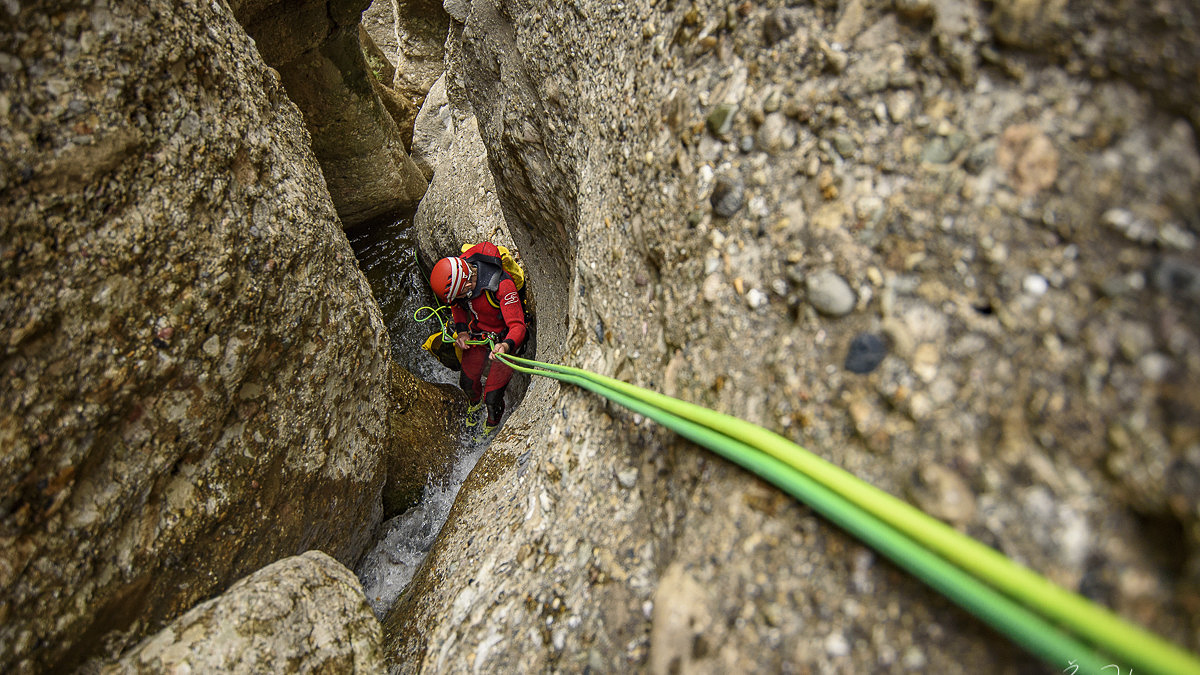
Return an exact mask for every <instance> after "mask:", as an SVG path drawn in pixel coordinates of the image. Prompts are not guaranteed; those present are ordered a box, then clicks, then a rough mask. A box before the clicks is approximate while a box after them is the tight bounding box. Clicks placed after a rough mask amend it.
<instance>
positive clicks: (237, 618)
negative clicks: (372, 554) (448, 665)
mask: <svg viewBox="0 0 1200 675" xmlns="http://www.w3.org/2000/svg"><path fill="white" fill-rule="evenodd" d="M104 672H105V673H108V674H109V675H116V674H118V673H164V672H169V673H174V672H201V673H205V672H208V673H217V672H221V673H260V672H270V673H308V672H329V673H334V672H336V673H380V672H383V658H382V652H381V650H380V628H379V622H378V621H376V620H375V615H374V614H372V613H371V608H370V607H369V606H367V602H366V598H364V597H363V593H362V587H361V586H360V585H359V583H358V579H356V578H355V577H354V575H353V574H351V573H350V570H348V569H346V568H345V567H343V566H342V565H340V564H339V563H338V562H337V561H336V560H334V559H333V558H330V557H329V556H327V555H325V554H324V553H321V552H320V551H309V552H308V553H305V554H303V555H299V556H294V557H291V558H285V559H283V560H280V561H279V562H276V563H272V564H271V565H268V566H267V567H264V568H263V569H261V570H259V571H257V572H255V573H254V574H251V575H250V576H248V577H246V578H244V579H242V580H241V581H238V582H237V583H235V584H234V585H233V586H230V587H229V590H227V591H225V592H224V593H222V594H221V595H219V596H217V597H216V598H213V599H212V600H209V601H207V602H204V603H201V604H200V605H197V606H196V607H194V608H192V609H191V610H189V611H188V612H187V613H186V614H184V615H183V616H181V617H179V618H178V619H175V620H174V621H172V622H171V623H170V624H168V625H167V626H166V627H165V628H163V629H162V630H161V631H159V632H158V633H157V634H155V635H152V636H150V637H148V638H146V639H145V640H143V641H142V642H141V643H140V644H138V645H137V646H136V647H134V648H133V649H131V650H129V651H128V652H126V653H125V654H123V655H122V656H121V659H120V661H119V662H117V663H116V664H113V665H112V666H110V667H108V668H106V669H105V670H104Z"/></svg>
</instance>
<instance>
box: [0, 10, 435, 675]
mask: <svg viewBox="0 0 1200 675" xmlns="http://www.w3.org/2000/svg"><path fill="white" fill-rule="evenodd" d="M0 24H2V25H3V26H4V29H3V30H0V117H2V123H0V369H2V370H0V372H2V373H3V381H4V386H3V387H0V669H2V670H4V671H5V672H17V673H20V672H41V671H48V670H66V669H71V668H74V667H75V666H78V665H79V664H80V663H82V662H83V661H84V660H86V659H87V658H88V657H90V656H93V655H97V656H104V655H111V654H114V653H116V651H118V650H119V649H121V648H122V647H123V646H125V645H127V644H129V643H130V642H131V641H133V640H136V639H138V638H140V637H141V636H142V635H144V634H146V633H147V632H149V631H152V630H156V629H157V628H159V627H160V626H162V625H163V624H164V623H165V622H166V621H167V620H169V619H171V618H172V617H175V616H178V615H179V614H180V613H181V612H183V611H184V610H186V609H187V608H189V607H191V606H192V605H194V604H195V603H196V602H198V601H200V600H202V599H205V598H208V597H211V596H212V595H214V594H215V593H218V592H220V591H221V590H223V589H224V588H226V587H227V586H228V585H229V584H230V583H232V582H233V581H234V580H236V579H238V578H240V577H243V576H245V575H246V574H248V573H250V572H251V571H253V570H255V569H258V568H259V567H261V566H263V565H265V564H267V563H270V562H272V561H274V560H277V559H279V558H281V557H284V556H289V555H294V554H296V553H298V552H300V551H306V550H309V549H320V550H322V551H325V552H326V553H328V554H329V555H331V556H333V557H334V558H336V559H337V560H339V561H341V562H342V563H343V564H347V565H353V564H354V562H355V561H356V559H357V558H358V557H359V556H360V554H361V553H362V551H363V550H364V549H365V547H366V546H367V545H368V543H369V542H370V537H371V535H372V529H373V527H374V525H376V524H377V523H379V522H380V519H381V517H382V516H383V515H384V510H383V508H382V506H381V492H383V491H384V489H385V487H386V488H387V491H388V493H389V495H390V497H389V502H390V503H392V504H401V503H403V501H404V500H405V499H411V498H412V496H413V495H412V489H413V488H411V486H409V487H404V485H406V484H407V483H405V481H408V478H407V477H406V476H405V475H404V470H405V469H406V468H407V467H408V466H410V464H409V460H410V459H411V456H412V455H415V454H416V453H417V452H422V451H428V452H429V454H430V455H433V459H431V460H430V461H434V460H438V456H437V455H438V452H437V446H436V445H435V444H433V443H430V439H431V438H432V439H440V438H443V437H444V436H445V431H446V427H445V426H438V425H439V424H441V425H445V424H446V423H447V419H448V418H449V413H448V412H447V410H448V409H447V408H445V407H443V408H438V406H439V405H441V406H450V405H451V404H453V402H454V400H455V399H453V398H452V397H448V396H443V395H442V394H443V393H444V392H440V390H433V389H429V388H427V387H425V386H424V385H423V384H422V383H420V382H419V381H417V380H416V379H415V378H413V377H412V376H411V375H409V374H408V373H406V372H404V371H402V370H399V369H394V368H392V366H391V362H390V359H389V346H388V335H387V332H386V330H385V328H384V325H383V322H382V320H381V317H380V315H379V310H378V308H377V306H376V304H375V302H374V300H373V299H372V297H371V293H370V289H369V288H368V287H367V284H366V281H365V280H364V278H363V276H362V274H361V273H360V272H359V270H358V269H357V267H356V265H355V260H354V254H353V252H352V251H351V249H350V247H349V245H348V243H347V241H346V238H345V236H344V234H343V233H342V231H341V225H342V223H341V222H340V221H339V220H338V217H337V214H336V213H335V211H334V207H333V204H332V202H331V200H330V197H329V193H328V191H327V190H326V187H325V182H324V180H323V179H322V175H321V169H320V167H318V165H317V163H316V160H315V159H314V157H313V153H312V151H311V149H310V147H309V141H310V139H309V136H308V134H307V132H306V131H305V125H304V120H303V119H302V117H301V114H300V112H299V111H298V110H297V108H296V106H295V105H294V104H293V103H292V102H291V101H290V100H289V98H288V96H287V95H286V94H285V92H284V88H283V86H282V83H281V81H280V78H279V75H278V74H277V73H276V72H275V71H274V70H273V69H271V68H269V67H267V66H266V65H265V64H264V63H263V62H262V60H261V58H260V56H259V54H258V51H257V50H256V49H255V45H254V43H253V42H252V41H251V40H250V39H249V38H248V37H247V36H246V34H245V32H244V31H243V30H242V28H241V27H240V26H239V25H238V23H237V22H236V20H235V19H234V17H233V15H232V14H231V13H230V12H229V11H228V9H227V8H225V6H224V5H223V4H221V3H215V4H214V3H197V2H188V1H184V2H151V3H124V2H115V3H110V2H99V3H96V2H70V1H63V2H52V3H42V4H40V5H38V6H32V5H30V6H25V7H22V8H18V7H16V6H15V5H12V6H5V7H4V8H0ZM435 409H437V410H438V411H439V412H437V413H435V412H434V411H435ZM414 418H419V419H421V420H423V421H424V423H425V424H426V425H427V426H432V427H433V428H435V431H433V432H431V433H430V435H429V437H422V436H419V435H415V434H412V433H409V434H408V435H404V434H403V432H404V431H405V429H406V428H407V427H409V426H413V425H411V424H410V423H411V421H412V419H414ZM439 420H440V422H439ZM413 428H416V427H415V426H414V427H413ZM421 428H425V427H421ZM398 439H399V440H398ZM385 455H388V456H389V457H391V456H395V460H394V461H390V462H389V464H390V466H388V467H385V466H384V465H383V461H382V458H383V457H384V456H385ZM413 462H414V463H416V461H415V460H413ZM421 466H425V465H424V464H421ZM424 480H425V475H424V474H422V475H420V476H419V477H418V478H417V482H418V483H419V484H423V482H424ZM408 482H409V483H411V482H412V481H408ZM416 489H417V490H418V491H419V487H418V488H416Z"/></svg>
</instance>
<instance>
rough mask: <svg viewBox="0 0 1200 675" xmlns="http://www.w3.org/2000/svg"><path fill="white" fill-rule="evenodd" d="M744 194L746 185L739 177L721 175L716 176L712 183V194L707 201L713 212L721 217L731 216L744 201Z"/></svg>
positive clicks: (739, 208)
mask: <svg viewBox="0 0 1200 675" xmlns="http://www.w3.org/2000/svg"><path fill="white" fill-rule="evenodd" d="M745 195H746V187H745V184H744V183H742V180H741V179H740V178H737V177H735V176H727V175H721V176H717V179H716V181H715V182H714V183H713V191H712V196H710V197H709V200H708V201H709V203H710V204H712V209H713V213H714V214H716V215H718V216H720V217H722V218H732V217H733V215H734V214H735V213H737V212H738V211H739V210H741V208H742V205H743V204H744V203H745V198H746V197H745Z"/></svg>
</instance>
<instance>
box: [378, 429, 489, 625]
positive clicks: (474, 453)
mask: <svg viewBox="0 0 1200 675" xmlns="http://www.w3.org/2000/svg"><path fill="white" fill-rule="evenodd" d="M481 424H482V423H481ZM487 446H488V441H487V440H486V439H485V440H481V441H479V442H477V443H474V444H472V445H470V446H468V447H467V448H466V451H465V452H464V453H463V456H462V457H460V458H459V460H458V462H457V463H456V464H455V465H454V470H453V472H452V473H451V475H450V476H449V477H448V478H447V480H446V481H445V482H444V483H443V484H442V485H427V486H425V493H424V494H423V495H421V501H419V502H418V503H417V505H416V506H414V507H412V508H411V509H409V510H408V511H405V512H404V513H402V514H400V515H398V516H396V517H394V518H392V519H391V520H389V521H388V522H386V523H384V526H383V535H382V536H381V537H380V538H379V540H378V541H377V542H376V543H375V548H374V549H372V550H371V552H370V553H368V554H367V555H366V556H365V557H364V558H363V559H362V562H360V563H359V565H358V569H357V570H355V573H356V574H357V575H358V579H359V581H361V582H362V585H363V592H364V593H366V595H367V602H368V603H370V605H371V609H373V610H375V616H377V617H379V618H380V619H383V617H384V615H385V614H387V612H388V610H389V609H391V606H392V604H393V603H394V602H395V601H396V598H398V597H400V593H401V592H403V591H404V589H405V587H407V586H408V583H409V582H410V581H412V578H413V575H414V574H416V571H417V568H418V567H420V565H421V563H422V562H423V561H424V560H425V556H426V555H428V554H429V549H430V548H431V547H432V546H433V542H434V540H435V539H437V535H438V532H440V531H441V529H442V524H444V523H445V522H446V516H447V515H448V514H449V513H450V507H451V506H453V505H454V498H455V497H456V496H457V495H458V489H459V487H461V486H462V483H463V481H464V480H466V479H467V475H468V474H470V473H471V469H472V468H473V467H474V466H475V462H476V461H477V460H478V459H479V457H480V456H481V455H482V454H483V451H484V450H486V449H487Z"/></svg>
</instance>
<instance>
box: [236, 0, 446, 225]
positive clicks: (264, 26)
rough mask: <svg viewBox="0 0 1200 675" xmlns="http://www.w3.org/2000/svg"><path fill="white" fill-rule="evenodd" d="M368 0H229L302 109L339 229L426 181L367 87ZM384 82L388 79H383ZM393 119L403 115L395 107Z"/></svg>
mask: <svg viewBox="0 0 1200 675" xmlns="http://www.w3.org/2000/svg"><path fill="white" fill-rule="evenodd" d="M370 4H371V3H370V2H369V0H233V2H231V3H230V6H231V7H232V8H233V12H234V14H235V15H236V16H237V17H238V20H239V21H240V22H241V23H242V25H243V26H245V28H246V32H247V33H249V34H250V36H251V37H253V38H254V41H255V44H256V46H257V47H258V50H259V51H260V52H261V53H262V57H263V59H264V60H265V61H266V62H267V63H268V64H270V65H271V66H272V67H273V68H275V69H276V70H278V71H279V76H280V78H281V79H282V81H283V84H284V87H286V89H287V96H288V97H289V98H290V99H292V100H293V101H295V103H296V105H297V106H299V107H300V110H301V111H303V114H304V121H305V123H306V125H307V127H308V130H309V133H310V134H311V136H312V148H313V152H314V153H315V154H316V156H317V160H318V161H319V162H320V163H321V169H322V171H323V173H324V176H325V182H326V184H327V185H328V186H329V193H330V195H331V196H332V197H333V203H334V205H335V206H336V207H337V212H338V216H339V217H340V218H341V220H342V223H343V224H344V225H345V226H346V227H353V226H355V225H360V224H364V223H370V222H372V221H374V220H375V219H378V218H380V217H384V216H387V215H388V214H392V213H395V212H397V211H400V210H405V209H409V210H411V209H412V208H415V206H416V204H417V202H418V201H419V200H420V199H421V195H422V194H424V193H425V187H426V183H425V179H424V177H423V176H422V175H421V172H420V171H419V170H418V169H417V167H416V165H415V164H413V162H412V160H411V159H410V158H409V157H408V153H407V151H406V150H405V147H404V141H403V138H404V134H403V133H402V132H401V130H400V129H399V128H398V127H397V123H396V119H395V118H394V117H393V115H392V114H391V113H390V112H389V110H388V108H387V107H386V106H385V104H384V101H383V99H382V98H381V96H388V95H389V94H390V92H389V91H388V90H386V89H381V88H379V87H377V86H376V85H375V84H374V75H373V74H372V72H371V69H370V68H369V67H368V63H367V59H366V57H365V56H364V54H363V50H362V44H361V42H360V38H359V32H360V26H361V21H362V13H363V10H365V9H366V8H367V7H368V6H369V5H370ZM389 84H390V83H389ZM397 117H399V118H400V119H403V118H404V115H403V114H402V113H400V112H397Z"/></svg>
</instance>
